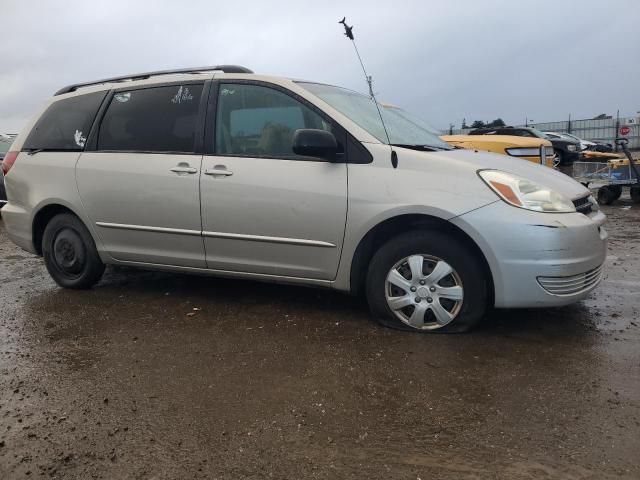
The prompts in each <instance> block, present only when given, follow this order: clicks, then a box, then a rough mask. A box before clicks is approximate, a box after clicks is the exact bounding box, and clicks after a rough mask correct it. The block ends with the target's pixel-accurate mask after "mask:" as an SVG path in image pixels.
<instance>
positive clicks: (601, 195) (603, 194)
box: [598, 185, 622, 205]
mask: <svg viewBox="0 0 640 480" xmlns="http://www.w3.org/2000/svg"><path fill="white" fill-rule="evenodd" d="M616 193H618V192H616V190H615V189H614V188H613V187H611V186H610V185H605V186H603V187H600V188H599V189H598V203H601V204H603V205H611V204H612V203H613V202H615V201H616V200H617V199H618V198H619V197H620V195H621V194H622V189H620V193H618V194H617V195H616Z"/></svg>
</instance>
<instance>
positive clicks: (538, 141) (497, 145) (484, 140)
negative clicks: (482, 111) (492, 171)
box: [440, 135, 555, 168]
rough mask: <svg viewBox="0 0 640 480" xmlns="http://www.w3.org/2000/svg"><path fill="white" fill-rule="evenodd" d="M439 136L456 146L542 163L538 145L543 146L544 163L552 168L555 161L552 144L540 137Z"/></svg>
mask: <svg viewBox="0 0 640 480" xmlns="http://www.w3.org/2000/svg"><path fill="white" fill-rule="evenodd" d="M440 138H442V140H444V141H445V142H447V143H450V144H451V145H454V146H456V147H462V148H466V149H469V150H479V151H482V152H493V153H500V154H502V155H509V156H511V157H515V158H521V159H523V160H528V161H530V162H535V163H542V157H543V156H542V155H541V148H540V147H542V146H544V148H545V155H544V157H546V158H545V159H544V163H545V165H546V166H547V167H551V168H553V166H554V162H555V154H554V152H553V145H551V142H550V141H549V140H544V139H542V138H536V137H517V136H513V135H442V136H441V137H440Z"/></svg>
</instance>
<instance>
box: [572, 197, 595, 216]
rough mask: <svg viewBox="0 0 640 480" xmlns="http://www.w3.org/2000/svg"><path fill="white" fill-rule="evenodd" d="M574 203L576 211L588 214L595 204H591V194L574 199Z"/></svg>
mask: <svg viewBox="0 0 640 480" xmlns="http://www.w3.org/2000/svg"><path fill="white" fill-rule="evenodd" d="M573 205H574V206H575V207H576V211H577V212H578V213H584V214H585V215H588V214H590V213H591V212H592V211H593V205H591V200H589V196H586V197H582V198H578V199H576V200H574V201H573Z"/></svg>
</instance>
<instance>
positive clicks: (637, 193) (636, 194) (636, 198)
mask: <svg viewBox="0 0 640 480" xmlns="http://www.w3.org/2000/svg"><path fill="white" fill-rule="evenodd" d="M629 195H631V201H632V202H633V203H640V186H638V185H635V186H633V187H631V188H630V189H629Z"/></svg>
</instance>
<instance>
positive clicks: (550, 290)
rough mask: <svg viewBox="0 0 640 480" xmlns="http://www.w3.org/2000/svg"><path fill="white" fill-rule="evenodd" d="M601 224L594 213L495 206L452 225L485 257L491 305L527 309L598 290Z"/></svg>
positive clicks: (565, 301)
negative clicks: (491, 290)
mask: <svg viewBox="0 0 640 480" xmlns="http://www.w3.org/2000/svg"><path fill="white" fill-rule="evenodd" d="M605 219H606V217H605V216H604V214H603V213H602V212H599V211H598V212H595V213H592V214H590V215H589V216H587V215H583V214H581V213H565V214H551V213H538V212H531V211H528V210H523V209H519V208H515V207H511V206H509V205H507V204H506V203H504V202H496V203H494V204H491V205H488V206H486V207H483V208H480V209H478V210H475V211H473V212H470V213H468V214H465V215H462V216H460V217H458V218H456V219H453V220H452V222H453V223H455V224H457V225H458V226H459V227H460V228H462V229H463V230H464V231H465V232H467V233H468V234H469V235H470V236H471V237H472V238H473V239H474V241H475V242H476V243H477V244H478V246H479V247H480V248H481V249H482V251H483V253H484V254H485V257H486V259H487V262H488V263H489V267H490V269H491V273H492V277H493V282H494V292H495V306H496V307H499V308H515V307H527V308H529V307H553V306H562V305H568V304H571V303H574V302H577V301H579V300H582V299H584V298H585V297H587V296H588V295H589V293H590V292H591V291H592V290H593V289H594V288H595V287H596V286H597V285H598V283H599V282H600V280H601V278H602V269H601V267H602V266H603V264H604V261H605V258H606V253H607V238H608V235H607V232H606V230H605V229H604V227H603V224H604V222H605ZM553 285H556V286H557V287H558V288H554V287H553Z"/></svg>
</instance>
